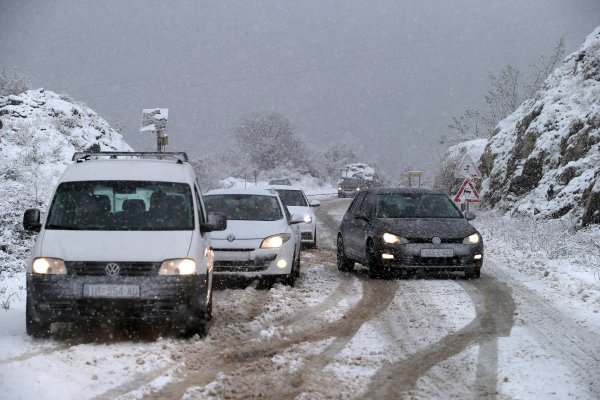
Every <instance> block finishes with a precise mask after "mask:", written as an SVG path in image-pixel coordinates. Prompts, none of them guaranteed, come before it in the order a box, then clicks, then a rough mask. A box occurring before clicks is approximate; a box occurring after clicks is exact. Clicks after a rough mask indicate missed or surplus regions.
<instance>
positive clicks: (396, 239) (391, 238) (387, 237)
mask: <svg viewBox="0 0 600 400" xmlns="http://www.w3.org/2000/svg"><path fill="white" fill-rule="evenodd" d="M383 241H384V242H386V243H389V244H396V243H399V244H406V243H408V240H406V239H405V238H403V237H401V236H398V235H394V234H393V233H387V232H386V233H384V234H383Z"/></svg>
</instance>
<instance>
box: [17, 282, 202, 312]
mask: <svg viewBox="0 0 600 400" xmlns="http://www.w3.org/2000/svg"><path fill="white" fill-rule="evenodd" d="M89 285H95V287H96V288H97V287H102V286H103V287H107V286H106V285H110V288H113V289H116V290H115V291H114V292H115V293H116V294H114V295H111V294H110V293H102V294H101V295H100V296H102V297H98V295H95V294H94V293H93V292H92V291H90V290H89ZM113 285H114V286H113ZM86 286H87V288H86ZM119 287H127V288H128V289H129V292H130V293H125V294H123V292H121V293H119V292H120V291H119V290H118V289H119ZM208 290H209V289H208V285H207V276H206V275H187V276H154V277H147V276H142V277H136V276H128V277H121V278H118V279H114V278H108V277H103V276H97V277H96V276H84V277H81V276H73V275H39V274H31V273H29V274H27V298H28V304H29V305H30V308H29V312H30V313H31V317H32V318H33V319H35V320H36V321H45V322H77V321H82V320H102V321H107V322H116V321H122V320H128V321H155V320H162V321H173V322H175V321H186V320H188V319H189V318H192V317H194V316H198V315H205V313H206V312H207V309H206V308H207V300H206V299H207V297H208ZM121 296H126V297H121Z"/></svg>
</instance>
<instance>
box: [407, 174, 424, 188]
mask: <svg viewBox="0 0 600 400" xmlns="http://www.w3.org/2000/svg"><path fill="white" fill-rule="evenodd" d="M404 175H405V176H407V177H408V186H409V187H412V178H413V177H415V178H418V179H419V187H421V175H423V172H422V171H406V172H405V173H404Z"/></svg>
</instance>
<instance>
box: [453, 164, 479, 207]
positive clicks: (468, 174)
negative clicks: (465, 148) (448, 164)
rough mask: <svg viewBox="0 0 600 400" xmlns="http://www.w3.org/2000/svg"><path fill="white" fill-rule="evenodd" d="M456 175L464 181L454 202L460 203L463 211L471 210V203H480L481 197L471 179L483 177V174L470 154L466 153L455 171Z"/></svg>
mask: <svg viewBox="0 0 600 400" xmlns="http://www.w3.org/2000/svg"><path fill="white" fill-rule="evenodd" d="M454 177H455V178H458V179H461V178H463V179H464V181H463V183H462V185H461V186H460V189H458V192H456V195H455V196H454V202H455V203H458V204H460V208H461V210H462V211H469V203H480V202H481V198H480V197H479V193H478V192H477V190H476V189H475V186H474V185H473V183H472V182H471V181H473V180H475V179H481V178H482V175H481V172H480V171H479V169H478V168H477V165H476V164H475V162H474V161H473V159H472V158H471V157H469V155H468V154H465V156H464V157H463V159H462V161H461V162H460V164H458V168H456V171H455V172H454Z"/></svg>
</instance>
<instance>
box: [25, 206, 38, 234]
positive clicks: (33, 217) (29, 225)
mask: <svg viewBox="0 0 600 400" xmlns="http://www.w3.org/2000/svg"><path fill="white" fill-rule="evenodd" d="M23 228H25V230H27V231H33V232H39V231H40V229H42V224H41V223H40V210H38V209H37V208H30V209H28V210H25V214H24V215H23Z"/></svg>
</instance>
